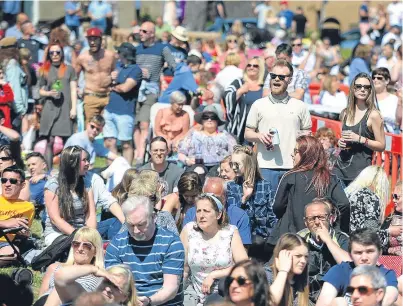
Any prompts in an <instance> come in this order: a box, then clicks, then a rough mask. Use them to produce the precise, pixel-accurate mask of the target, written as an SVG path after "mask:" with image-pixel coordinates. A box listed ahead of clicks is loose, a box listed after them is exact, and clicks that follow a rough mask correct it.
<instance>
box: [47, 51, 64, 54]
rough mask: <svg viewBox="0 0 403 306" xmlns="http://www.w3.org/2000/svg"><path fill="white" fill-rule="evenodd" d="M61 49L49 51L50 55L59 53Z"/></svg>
mask: <svg viewBox="0 0 403 306" xmlns="http://www.w3.org/2000/svg"><path fill="white" fill-rule="evenodd" d="M60 53H62V52H61V51H49V54H50V55H60Z"/></svg>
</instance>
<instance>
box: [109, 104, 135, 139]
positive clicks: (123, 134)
mask: <svg viewBox="0 0 403 306" xmlns="http://www.w3.org/2000/svg"><path fill="white" fill-rule="evenodd" d="M103 117H104V119H105V127H104V129H103V134H104V138H115V139H118V140H120V141H131V140H132V138H133V132H134V115H130V114H115V113H112V112H108V111H107V110H106V109H105V110H104V113H103Z"/></svg>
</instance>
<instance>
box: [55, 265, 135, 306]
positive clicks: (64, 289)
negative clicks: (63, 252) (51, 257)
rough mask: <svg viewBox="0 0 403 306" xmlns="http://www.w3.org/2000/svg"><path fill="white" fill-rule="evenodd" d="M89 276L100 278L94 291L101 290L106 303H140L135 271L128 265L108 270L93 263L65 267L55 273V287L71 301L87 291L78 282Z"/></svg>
mask: <svg viewBox="0 0 403 306" xmlns="http://www.w3.org/2000/svg"><path fill="white" fill-rule="evenodd" d="M89 276H94V277H96V278H97V279H98V284H99V286H98V288H96V290H93V291H96V292H101V293H102V295H103V298H104V300H105V303H106V304H108V305H110V304H111V305H112V304H113V305H116V304H117V305H123V306H137V305H139V302H138V300H137V291H136V287H135V283H134V277H133V273H132V272H131V270H130V268H129V267H128V266H126V265H116V266H112V267H110V268H108V269H107V270H104V269H103V268H98V267H95V266H93V265H83V266H81V267H80V269H74V267H72V266H65V267H63V268H62V269H60V270H59V271H57V272H56V275H55V285H56V286H55V287H56V291H57V293H58V294H59V296H60V299H61V301H62V302H63V303H71V302H72V301H74V300H75V299H76V298H77V297H78V296H79V295H80V294H82V293H84V292H86V291H87V290H86V289H85V287H84V286H83V285H81V284H76V282H77V280H78V279H80V278H84V277H89ZM69 305H70V304H69ZM49 306H53V305H49ZM54 306H56V305H54Z"/></svg>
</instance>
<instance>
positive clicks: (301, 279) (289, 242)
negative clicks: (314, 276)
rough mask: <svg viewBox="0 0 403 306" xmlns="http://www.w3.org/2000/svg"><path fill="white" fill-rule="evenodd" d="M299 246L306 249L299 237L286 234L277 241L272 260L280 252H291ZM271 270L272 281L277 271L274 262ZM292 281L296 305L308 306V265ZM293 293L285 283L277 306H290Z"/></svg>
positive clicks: (291, 288)
mask: <svg viewBox="0 0 403 306" xmlns="http://www.w3.org/2000/svg"><path fill="white" fill-rule="evenodd" d="M301 245H304V246H305V247H306V248H308V246H307V245H306V242H305V241H304V240H303V239H302V238H301V237H300V236H299V235H297V234H292V233H286V234H284V235H282V236H281V237H280V239H279V240H278V241H277V244H276V246H275V248H274V251H273V258H278V257H279V255H280V251H282V250H287V251H292V250H293V249H295V248H296V247H299V246H301ZM271 270H272V272H273V279H276V277H277V274H278V272H279V271H278V269H277V267H276V264H275V260H274V261H273V264H272V265H271ZM294 281H295V283H294V284H295V286H294V287H295V288H296V290H297V294H298V305H299V306H308V303H309V282H308V263H307V264H306V267H305V269H304V271H303V272H302V274H300V275H294ZM293 291H294V289H293V287H291V284H290V283H289V282H286V284H285V288H284V294H283V297H282V299H281V302H280V304H279V305H278V306H292V305H293V300H294V292H293Z"/></svg>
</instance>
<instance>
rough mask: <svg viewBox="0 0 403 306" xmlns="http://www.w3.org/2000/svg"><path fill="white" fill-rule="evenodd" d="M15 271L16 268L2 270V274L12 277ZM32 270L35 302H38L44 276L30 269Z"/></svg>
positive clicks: (0, 270)
mask: <svg viewBox="0 0 403 306" xmlns="http://www.w3.org/2000/svg"><path fill="white" fill-rule="evenodd" d="M14 269H15V268H14V267H9V268H0V273H1V274H9V275H11V273H12V272H13V270H14ZM29 269H30V268H29ZM30 270H31V271H32V273H33V274H34V282H33V284H32V291H33V293H34V301H36V300H37V299H38V297H39V296H38V294H39V288H40V287H41V284H42V274H41V272H38V271H33V270H32V269H30Z"/></svg>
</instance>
